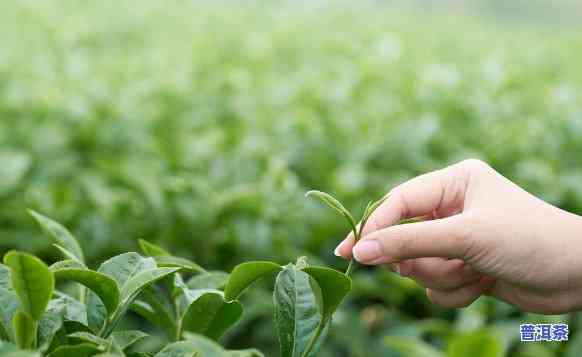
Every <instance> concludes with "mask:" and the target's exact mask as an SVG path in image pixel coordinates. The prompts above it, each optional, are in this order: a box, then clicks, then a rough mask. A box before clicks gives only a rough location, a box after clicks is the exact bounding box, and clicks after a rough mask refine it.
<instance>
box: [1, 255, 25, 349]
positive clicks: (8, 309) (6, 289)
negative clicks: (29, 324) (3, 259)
mask: <svg viewBox="0 0 582 357" xmlns="http://www.w3.org/2000/svg"><path fill="white" fill-rule="evenodd" d="M11 279H12V278H11V274H10V268H8V267H7V266H6V265H4V264H0V339H4V340H7V341H14V334H13V333H12V320H13V319H14V314H15V313H16V311H17V310H18V309H19V308H20V301H19V300H18V296H17V295H16V293H15V292H14V289H12V282H11Z"/></svg>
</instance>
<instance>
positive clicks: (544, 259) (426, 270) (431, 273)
mask: <svg viewBox="0 0 582 357" xmlns="http://www.w3.org/2000/svg"><path fill="white" fill-rule="evenodd" d="M580 184H581V185H582V182H581V183H580ZM417 216H426V217H427V218H428V220H426V221H422V222H419V223H410V224H401V225H394V224H396V223H397V222H399V221H400V220H402V219H406V218H411V217H417ZM352 251H353V254H354V258H355V259H356V260H357V261H359V262H360V263H362V264H368V265H389V266H392V267H393V269H394V270H396V271H399V272H400V274H401V275H403V276H407V277H410V278H412V279H414V280H415V281H417V282H418V283H419V284H421V285H423V286H424V287H426V288H427V289H426V292H427V296H428V298H429V299H430V300H431V301H433V302H434V303H437V304H440V305H443V306H445V307H464V306H468V305H470V304H471V303H472V302H473V301H475V300H476V299H477V298H478V297H479V296H481V295H483V294H486V295H491V296H494V297H496V298H498V299H501V300H503V301H506V302H508V303H511V304H514V305H516V306H518V307H519V308H521V309H522V310H525V311H530V312H537V313H545V314H557V313H564V312H568V311H572V310H576V309H580V308H581V307H582V218H581V217H579V216H577V215H574V214H571V213H568V212H566V211H563V210H561V209H559V208H556V207H554V206H551V205H549V204H548V203H546V202H544V201H542V200H540V199H538V198H536V197H534V196H533V195H531V194H529V193H528V192H526V191H524V190H523V189H521V188H520V187H518V186H517V185H515V184H514V183H512V182H511V181H509V180H508V179H506V178H505V177H503V176H501V175H500V174H499V173H497V172H496V171H495V170H493V169H492V168H491V167H490V166H488V165H487V164H485V163H483V162H481V161H478V160H467V161H463V162H460V163H458V164H455V165H453V166H450V167H447V168H445V169H442V170H438V171H435V172H431V173H428V174H425V175H422V176H419V177H416V178H414V179H412V180H410V181H408V182H406V183H404V184H402V185H400V186H398V187H396V188H394V189H393V190H392V191H391V192H390V196H389V197H388V199H387V200H386V201H385V202H384V203H383V204H382V205H381V206H380V207H379V208H378V209H376V211H375V212H374V214H373V215H372V216H371V217H370V219H369V221H368V223H367V224H366V226H365V227H364V233H363V237H362V239H361V240H360V241H359V242H358V243H357V244H356V245H355V247H354V240H353V237H352V236H351V235H350V236H348V237H347V238H346V239H345V240H344V241H343V242H342V243H341V244H340V245H339V246H338V247H337V248H336V254H337V255H340V256H343V257H345V258H349V257H350V256H351V255H352Z"/></svg>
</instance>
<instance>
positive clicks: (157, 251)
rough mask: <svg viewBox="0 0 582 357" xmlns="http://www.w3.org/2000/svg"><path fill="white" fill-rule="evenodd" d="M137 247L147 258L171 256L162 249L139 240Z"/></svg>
mask: <svg viewBox="0 0 582 357" xmlns="http://www.w3.org/2000/svg"><path fill="white" fill-rule="evenodd" d="M138 244H139V247H140V249H141V252H142V253H143V255H145V256H147V257H156V256H170V255H172V254H170V253H168V251H167V250H165V249H164V248H162V247H160V246H158V245H156V244H154V243H151V242H148V241H147V240H143V239H139V240H138Z"/></svg>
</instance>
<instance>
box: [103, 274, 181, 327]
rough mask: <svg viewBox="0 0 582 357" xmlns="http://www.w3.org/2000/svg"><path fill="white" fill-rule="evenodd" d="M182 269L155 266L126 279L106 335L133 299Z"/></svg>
mask: <svg viewBox="0 0 582 357" xmlns="http://www.w3.org/2000/svg"><path fill="white" fill-rule="evenodd" d="M178 270H180V269H179V268H155V269H149V270H145V271H142V272H140V273H137V274H136V275H134V276H133V277H132V278H130V279H129V280H127V281H126V283H125V284H124V285H123V288H122V289H121V303H120V304H119V306H118V308H117V310H116V311H115V313H114V315H113V316H112V317H111V323H110V325H109V326H108V329H106V330H105V331H104V332H103V336H104V337H108V336H109V334H111V332H112V331H113V329H114V328H115V326H116V325H117V323H118V322H119V320H120V319H121V317H122V316H123V315H124V314H125V312H126V311H127V309H128V308H129V306H130V305H131V303H132V302H133V300H135V298H136V297H137V296H138V295H139V293H141V292H142V291H143V289H145V288H146V287H148V286H149V285H151V284H153V283H155V282H156V281H158V280H160V279H163V278H164V277H166V276H168V275H170V274H173V273H175V272H177V271H178Z"/></svg>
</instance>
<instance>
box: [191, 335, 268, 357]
mask: <svg viewBox="0 0 582 357" xmlns="http://www.w3.org/2000/svg"><path fill="white" fill-rule="evenodd" d="M185 337H186V342H188V343H191V344H192V345H193V346H196V348H197V349H198V351H199V355H197V357H264V356H263V354H262V353H261V352H259V351H257V350H255V349H248V350H240V351H227V350H225V349H223V348H222V347H221V346H220V345H219V344H217V343H216V342H214V341H212V340H210V339H208V338H206V337H204V336H202V335H197V334H193V333H185Z"/></svg>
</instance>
